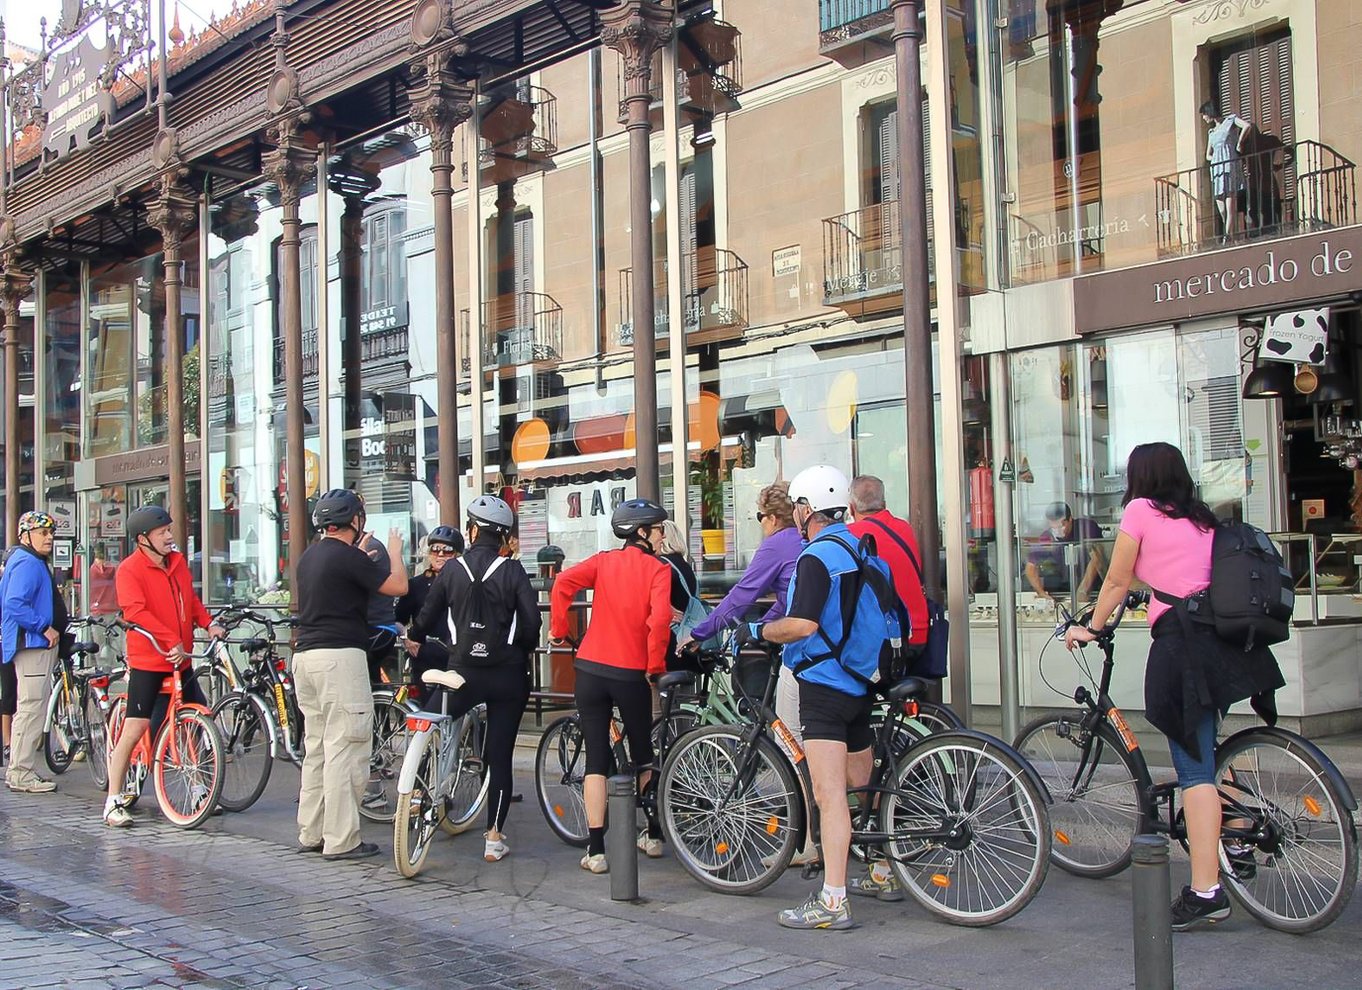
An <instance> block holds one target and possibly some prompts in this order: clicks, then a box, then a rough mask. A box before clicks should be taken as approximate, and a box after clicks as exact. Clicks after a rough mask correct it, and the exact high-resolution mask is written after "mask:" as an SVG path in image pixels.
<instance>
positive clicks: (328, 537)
mask: <svg viewBox="0 0 1362 990" xmlns="http://www.w3.org/2000/svg"><path fill="white" fill-rule="evenodd" d="M312 522H313V525H315V526H316V527H317V529H318V530H319V531H320V532H321V539H320V540H318V541H317V542H316V543H314V544H313V545H312V546H310V547H308V548H307V549H306V550H305V551H304V552H303V555H302V557H301V558H300V559H299V561H298V636H297V639H296V641H295V644H294V653H293V681H294V685H295V687H296V689H297V696H298V709H299V711H300V712H302V715H303V721H304V725H305V727H306V730H305V731H306V736H305V739H304V744H305V746H306V750H307V755H306V756H305V757H304V759H303V779H302V788H301V790H300V792H299V794H298V846H299V851H301V852H309V853H312V852H319V853H321V854H322V858H323V859H328V860H339V859H362V858H364V857H366V856H372V855H374V854H375V853H377V852H378V846H377V845H375V844H374V843H372V842H364V841H363V840H362V839H361V837H360V832H359V802H360V799H361V797H363V794H364V786H365V784H366V782H367V781H368V779H369V756H370V750H371V747H372V745H373V721H374V706H373V695H372V693H371V691H370V687H369V670H368V666H367V664H366V663H365V653H364V644H365V643H366V642H367V640H368V636H369V628H368V623H367V620H366V614H367V610H368V606H369V597H370V595H373V594H383V595H395V596H396V595H404V594H406V593H407V569H406V566H405V564H404V563H403V558H402V534H401V533H399V532H398V531H397V530H392V531H391V532H390V533H389V534H388V548H387V549H388V566H386V567H384V566H381V565H379V564H377V563H375V562H374V561H373V560H372V559H371V558H370V557H369V555H368V554H366V553H365V552H364V551H362V550H360V549H359V547H358V543H359V541H360V539H361V538H362V537H363V535H364V522H365V519H364V506H363V503H362V502H360V500H359V496H358V495H356V494H355V493H354V492H352V491H347V490H345V489H334V490H332V491H329V492H327V493H326V494H324V495H322V497H321V498H319V499H318V500H317V505H316V507H315V508H314V509H313V510H312Z"/></svg>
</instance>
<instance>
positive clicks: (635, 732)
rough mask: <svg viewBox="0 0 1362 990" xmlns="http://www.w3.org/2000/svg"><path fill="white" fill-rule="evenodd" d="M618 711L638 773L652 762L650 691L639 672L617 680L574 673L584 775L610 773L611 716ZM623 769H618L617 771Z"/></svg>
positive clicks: (645, 680)
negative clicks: (575, 676) (582, 742)
mask: <svg viewBox="0 0 1362 990" xmlns="http://www.w3.org/2000/svg"><path fill="white" fill-rule="evenodd" d="M613 708H618V709H619V710H620V719H621V720H623V722H624V737H625V738H626V739H627V740H629V755H630V758H631V759H632V760H633V761H634V769H635V770H636V771H637V770H639V769H641V768H643V767H646V766H648V765H649V764H650V763H652V762H653V739H652V727H653V692H652V689H651V688H650V687H649V686H648V681H647V679H646V678H645V677H644V676H643V672H642V671H638V672H637V676H636V677H630V678H629V680H616V679H615V678H613V677H603V676H601V675H600V674H596V673H592V672H590V671H585V670H582V669H580V668H578V670H577V715H578V719H579V721H580V724H581V727H582V738H583V739H584V740H585V741H586V772H587V774H599V775H600V776H607V775H609V773H610V715H611V709H613ZM620 769H623V768H620V767H617V768H616V770H617V771H618V770H620Z"/></svg>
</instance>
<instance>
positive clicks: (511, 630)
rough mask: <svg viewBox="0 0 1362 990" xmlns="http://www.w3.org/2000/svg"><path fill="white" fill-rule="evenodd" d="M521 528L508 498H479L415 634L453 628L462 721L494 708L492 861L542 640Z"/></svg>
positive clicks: (456, 706) (486, 753) (500, 845)
mask: <svg viewBox="0 0 1362 990" xmlns="http://www.w3.org/2000/svg"><path fill="white" fill-rule="evenodd" d="M514 525H515V514H514V513H513V512H512V511H511V507H510V506H509V505H507V504H506V503H505V502H503V501H502V500H501V499H499V498H496V497H495V496H492V495H482V496H479V497H478V498H476V499H474V500H473V503H472V504H471V505H469V507H468V550H467V552H465V553H464V555H463V556H462V557H460V558H458V559H457V560H456V561H454V562H453V563H451V564H447V565H445V568H444V570H443V571H441V573H440V575H439V577H438V578H437V579H436V580H435V582H434V584H432V585H431V588H430V592H429V593H428V594H427V596H426V601H425V604H424V605H423V606H422V608H421V611H420V612H419V613H418V614H417V616H416V621H415V622H413V623H412V626H411V628H410V630H409V631H408V636H409V638H410V639H411V640H412V641H413V642H414V643H422V642H425V640H426V638H427V637H428V636H430V635H432V634H434V633H435V632H436V631H445V630H447V631H448V634H449V645H450V664H449V665H450V668H451V669H452V670H454V671H456V672H458V673H459V674H460V675H462V677H463V678H464V682H465V683H464V686H463V687H461V688H460V689H459V690H458V691H456V692H455V693H454V694H453V696H452V697H451V698H450V708H449V714H451V715H453V716H454V717H456V718H457V717H458V716H460V715H463V714H464V713H466V712H468V711H470V710H471V709H472V708H473V707H474V706H476V705H478V704H482V703H486V705H487V739H486V741H485V743H484V749H483V759H484V760H486V761H487V766H488V773H489V775H490V780H489V782H488V790H487V831H486V833H484V836H483V838H484V839H485V840H486V842H485V844H484V847H483V859H485V860H486V861H487V862H489V863H495V862H496V861H497V860H499V859H501V858H502V857H503V856H505V855H506V854H507V853H508V852H509V851H510V849H509V847H508V846H507V845H506V841H505V838H506V837H505V834H504V833H503V832H502V829H503V828H504V826H505V824H506V812H507V809H508V808H509V807H510V802H511V757H512V755H513V753H514V751H515V737H516V733H517V732H518V731H519V729H520V720H521V718H522V717H523V716H524V714H525V706H526V704H527V703H528V702H529V700H530V652H531V651H532V650H533V649H534V648H535V647H536V646H538V645H539V628H540V624H541V621H540V617H539V601H538V598H537V596H536V595H535V593H534V589H533V588H532V587H530V579H529V576H528V575H527V574H526V573H525V569H524V568H523V567H521V566H520V562H519V561H518V560H513V559H511V558H510V557H506V556H503V555H502V551H503V549H504V548H505V546H506V539H507V537H508V536H510V533H511V527H512V526H514ZM475 620H476V625H475V624H474V621H475Z"/></svg>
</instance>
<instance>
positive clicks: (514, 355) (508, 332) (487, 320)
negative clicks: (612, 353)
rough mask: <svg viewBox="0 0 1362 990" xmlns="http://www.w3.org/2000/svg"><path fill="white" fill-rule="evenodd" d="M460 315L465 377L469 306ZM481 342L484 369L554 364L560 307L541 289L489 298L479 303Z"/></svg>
mask: <svg viewBox="0 0 1362 990" xmlns="http://www.w3.org/2000/svg"><path fill="white" fill-rule="evenodd" d="M460 316H461V318H462V321H463V325H462V329H461V331H460V338H459V353H460V354H461V355H462V358H461V359H460V362H459V367H460V376H461V377H464V378H467V377H468V375H469V374H470V373H471V371H472V367H473V362H472V361H471V360H470V358H469V357H468V355H469V352H470V349H471V346H472V345H471V343H470V340H469V329H470V328H469V320H468V310H466V309H465V310H463V311H462V312H461V313H460ZM482 342H483V348H484V349H483V354H482V364H483V369H484V371H491V370H499V369H505V370H508V371H509V370H513V369H516V368H524V367H536V368H548V367H553V366H555V365H557V364H558V362H559V361H560V360H562V356H563V307H562V306H560V305H558V302H557V301H556V300H555V299H554V298H553V297H552V296H550V295H548V294H547V293H543V292H516V293H512V294H507V295H502V296H497V297H496V298H495V299H489V300H487V301H486V302H485V303H483V306H482Z"/></svg>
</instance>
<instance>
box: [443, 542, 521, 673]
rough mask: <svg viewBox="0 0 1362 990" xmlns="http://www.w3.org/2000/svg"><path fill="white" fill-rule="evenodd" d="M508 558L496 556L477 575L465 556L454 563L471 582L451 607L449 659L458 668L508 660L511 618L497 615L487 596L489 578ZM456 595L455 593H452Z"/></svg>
mask: <svg viewBox="0 0 1362 990" xmlns="http://www.w3.org/2000/svg"><path fill="white" fill-rule="evenodd" d="M506 560H507V558H505V557H497V558H496V559H495V560H493V561H492V563H491V564H489V565H488V566H487V570H485V571H483V572H482V574H480V575H478V574H474V573H473V570H472V568H470V567H469V566H468V560H467V558H465V557H459V558H457V559H456V560H455V561H454V562H455V563H456V564H458V565H459V566H460V567H462V568H463V571H464V573H465V574H467V575H468V580H469V581H470V582H471V584H470V586H469V588H468V590H467V591H466V592H464V593H463V595H461V596H459V597H458V598H456V599H455V600H454V601H453V602H452V603H451V605H450V607H449V635H450V648H449V659H450V662H451V663H452V664H453V665H454V666H456V667H491V666H494V665H495V664H498V663H501V662H502V661H503V660H504V659H505V655H506V646H507V644H508V643H510V640H511V625H510V621H508V619H507V618H506V617H505V616H501V615H496V614H494V610H493V608H492V603H491V602H490V601H489V600H488V597H487V588H486V585H487V579H488V578H490V577H491V576H492V575H493V574H494V573H495V572H496V569H497V568H498V567H500V566H501V565H502V564H503V563H505V562H506ZM451 597H453V596H451Z"/></svg>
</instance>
